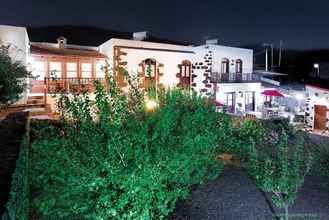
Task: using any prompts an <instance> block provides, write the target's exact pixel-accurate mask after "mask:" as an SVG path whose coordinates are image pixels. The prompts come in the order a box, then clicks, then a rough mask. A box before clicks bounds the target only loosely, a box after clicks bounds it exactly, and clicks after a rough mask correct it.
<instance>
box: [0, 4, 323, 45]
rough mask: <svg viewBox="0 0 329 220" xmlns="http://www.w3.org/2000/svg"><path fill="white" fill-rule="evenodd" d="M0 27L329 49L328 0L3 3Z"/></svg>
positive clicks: (227, 43) (0, 11)
mask: <svg viewBox="0 0 329 220" xmlns="http://www.w3.org/2000/svg"><path fill="white" fill-rule="evenodd" d="M0 7H1V8H0V24H9V25H17V26H49V25H62V24H70V25H88V26H96V27H101V28H106V29H112V30H118V31H144V30H146V31H149V32H151V33H152V34H153V35H156V36H158V37H162V38H167V39H172V40H178V41H188V42H193V43H195V44H201V43H202V42H203V41H204V40H205V39H209V38H218V39H219V42H220V44H224V45H232V46H243V45H250V44H256V45H261V44H262V43H263V42H267V43H270V42H273V43H274V44H276V45H278V44H279V40H280V39H282V40H283V41H284V46H285V47H286V48H297V49H316V48H329V1H328V0H318V1H317V0H307V1H306V0H305V1H303V0H275V1H266V0H254V1H252V0H240V1H239V0H226V1H220V0H213V1H206V0H203V1H202V0H200V1H188V0H176V1H169V0H167V1H156V0H152V1H151V0H131V1H127V0H116V1H110V0H88V1H83V0H52V1H48V0H34V1H32V0H2V4H1V6H0Z"/></svg>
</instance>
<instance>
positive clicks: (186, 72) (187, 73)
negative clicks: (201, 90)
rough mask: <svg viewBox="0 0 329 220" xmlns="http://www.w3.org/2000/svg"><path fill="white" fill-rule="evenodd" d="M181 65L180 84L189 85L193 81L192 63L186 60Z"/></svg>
mask: <svg viewBox="0 0 329 220" xmlns="http://www.w3.org/2000/svg"><path fill="white" fill-rule="evenodd" d="M178 67H179V86H182V87H185V86H189V85H190V83H191V72H192V64H191V62H190V61H188V60H184V61H183V62H182V63H181V64H179V65H178Z"/></svg>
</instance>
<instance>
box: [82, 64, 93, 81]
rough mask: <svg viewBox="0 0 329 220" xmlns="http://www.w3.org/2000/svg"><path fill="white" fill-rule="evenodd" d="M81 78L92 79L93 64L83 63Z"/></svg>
mask: <svg viewBox="0 0 329 220" xmlns="http://www.w3.org/2000/svg"><path fill="white" fill-rule="evenodd" d="M81 77H82V78H91V77H92V65H91V63H82V64H81Z"/></svg>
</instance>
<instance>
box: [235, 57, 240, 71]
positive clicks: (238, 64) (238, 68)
mask: <svg viewBox="0 0 329 220" xmlns="http://www.w3.org/2000/svg"><path fill="white" fill-rule="evenodd" d="M235 72H236V73H242V60H241V59H237V60H236V62H235Z"/></svg>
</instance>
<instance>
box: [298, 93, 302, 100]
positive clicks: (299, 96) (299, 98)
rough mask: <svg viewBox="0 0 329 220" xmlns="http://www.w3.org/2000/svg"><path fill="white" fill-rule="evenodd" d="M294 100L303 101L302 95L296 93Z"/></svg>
mask: <svg viewBox="0 0 329 220" xmlns="http://www.w3.org/2000/svg"><path fill="white" fill-rule="evenodd" d="M296 99H297V100H303V99H304V96H303V94H301V93H297V94H296Z"/></svg>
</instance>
